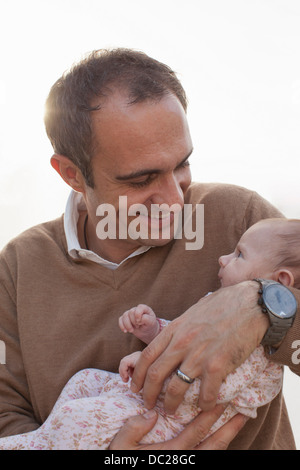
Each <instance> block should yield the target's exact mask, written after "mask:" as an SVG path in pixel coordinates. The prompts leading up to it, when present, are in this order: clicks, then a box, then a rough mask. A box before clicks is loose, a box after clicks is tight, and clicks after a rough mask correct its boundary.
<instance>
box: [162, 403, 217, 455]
mask: <svg viewBox="0 0 300 470" xmlns="http://www.w3.org/2000/svg"><path fill="white" fill-rule="evenodd" d="M225 408H226V406H225V405H217V406H216V407H215V408H214V409H213V410H212V411H208V412H206V411H202V412H201V413H200V414H199V415H198V416H197V417H196V418H195V419H194V420H193V421H192V422H191V423H190V424H188V425H187V426H186V428H185V429H184V430H183V431H182V432H181V433H180V434H179V435H178V436H177V437H175V438H174V439H172V440H171V441H169V443H168V447H166V448H167V449H186V450H188V449H189V450H191V449H194V448H196V447H197V446H198V444H199V442H201V441H203V440H204V439H205V437H206V436H207V434H208V433H209V431H210V429H211V427H212V426H213V424H214V423H215V422H216V421H217V420H218V419H219V418H220V416H221V415H222V414H223V413H224V410H225ZM166 445H167V443H166Z"/></svg>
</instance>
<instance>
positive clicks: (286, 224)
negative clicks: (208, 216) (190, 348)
mask: <svg viewBox="0 0 300 470" xmlns="http://www.w3.org/2000/svg"><path fill="white" fill-rule="evenodd" d="M299 247H300V221H298V220H286V219H267V220H263V221H261V222H259V223H257V224H255V225H253V226H252V227H251V228H250V229H249V230H247V232H245V234H244V235H243V236H242V238H241V240H240V241H239V243H238V244H237V247H236V248H235V251H234V252H233V253H231V254H229V255H225V256H221V258H220V259H219V264H220V270H219V278H220V281H221V285H222V287H226V286H230V285H233V284H236V283H238V282H241V281H244V280H248V279H253V278H255V277H260V278H265V279H272V280H275V281H278V282H280V283H282V284H284V285H286V286H291V287H292V286H295V287H300V256H299V253H300V250H299ZM167 324H168V321H166V320H162V319H159V318H157V317H156V315H155V313H154V312H153V310H152V309H151V308H150V307H149V306H146V305H138V306H137V307H135V308H132V309H130V310H128V311H126V312H125V313H124V314H123V315H122V316H121V317H120V319H119V326H120V328H121V329H122V331H123V332H124V333H127V332H129V333H132V334H134V335H135V336H137V337H138V338H139V339H141V340H142V341H144V342H145V343H147V344H148V343H149V342H151V341H152V340H153V338H155V336H157V335H158V334H159V332H160V331H161V329H162V328H164V327H165V326H166V325H167ZM140 354H141V353H140V352H139V351H138V352H135V353H133V354H131V355H129V356H126V357H125V358H123V359H122V361H121V362H120V368H119V372H120V374H114V373H111V372H106V371H102V370H97V369H85V370H82V371H80V372H78V373H77V374H75V376H73V377H72V378H71V379H70V380H69V382H68V383H67V384H66V386H65V387H64V389H63V391H62V393H61V395H60V397H59V399H58V400H57V402H56V404H55V406H54V408H53V410H52V412H51V414H50V415H49V417H48V419H47V420H46V421H45V423H44V424H43V425H42V426H41V427H40V428H39V429H37V430H36V431H33V432H29V433H26V434H21V435H17V436H10V437H5V438H2V439H0V449H2V450H3V449H7V450H9V449H14V450H16V449H28V450H29V449H30V450H34V449H43V450H48V449H107V448H108V447H109V444H110V442H111V441H112V439H113V438H114V436H115V435H116V433H117V432H118V431H119V429H120V428H121V427H122V426H123V424H124V423H125V421H126V420H127V419H128V418H129V417H131V416H134V415H137V414H143V413H145V412H146V411H147V410H146V408H145V407H144V404H143V399H142V395H141V394H140V393H139V394H134V393H132V392H131V391H130V388H129V386H128V381H129V378H130V376H131V375H132V372H133V370H134V367H135V364H136V361H137V359H138V357H139V355H140ZM282 378H283V369H282V367H280V366H279V365H276V364H274V363H272V362H270V361H269V360H268V359H267V358H266V356H265V355H264V349H263V347H262V346H259V347H258V348H257V349H255V350H254V352H253V353H252V354H251V355H250V357H249V358H248V359H247V360H246V361H245V362H244V363H243V364H242V365H241V366H240V367H238V368H237V369H236V370H235V371H234V372H233V373H231V374H229V375H228V376H227V378H226V380H225V381H224V382H223V384H222V386H221V388H220V391H219V395H218V403H226V404H228V405H227V407H226V409H225V411H224V413H223V415H222V416H221V417H220V418H219V420H218V421H217V422H216V423H215V424H214V426H213V427H212V429H211V430H210V433H209V434H212V433H213V432H215V431H216V430H217V429H218V428H219V427H220V426H222V425H223V424H225V423H226V422H227V421H228V420H229V419H231V418H232V417H233V416H234V415H235V414H237V413H243V414H244V415H246V416H248V417H251V418H255V417H256V416H257V412H256V410H257V408H258V407H260V406H263V405H265V404H267V403H269V402H270V401H272V400H273V399H274V398H275V397H276V395H277V394H278V393H279V392H280V390H281V387H282ZM169 380H170V378H169V379H167V380H166V382H165V385H164V388H163V390H162V393H161V395H160V397H159V399H158V402H157V404H156V411H157V413H158V420H157V423H156V425H155V426H154V428H153V429H152V430H151V431H150V433H148V434H147V435H146V436H145V438H144V440H143V443H145V444H146V443H149V444H150V443H155V442H162V441H166V440H169V439H171V438H173V437H174V436H175V435H177V434H178V433H179V432H181V431H182V429H183V428H184V427H185V426H186V425H187V424H188V423H189V422H190V421H191V420H193V419H194V418H195V416H197V414H198V413H199V412H200V411H201V410H200V409H199V407H198V404H197V403H198V396H199V390H200V386H201V381H200V379H195V381H194V382H193V383H192V384H191V385H190V387H189V389H188V391H187V393H186V395H185V398H184V401H183V402H182V404H181V405H180V406H179V408H178V409H177V411H176V414H175V415H167V414H166V413H165V411H164V407H163V399H164V393H165V389H166V386H167V383H168V381H169Z"/></svg>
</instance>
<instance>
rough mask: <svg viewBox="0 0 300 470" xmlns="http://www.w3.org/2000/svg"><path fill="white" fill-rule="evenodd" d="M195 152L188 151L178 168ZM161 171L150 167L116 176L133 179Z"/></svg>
mask: <svg viewBox="0 0 300 470" xmlns="http://www.w3.org/2000/svg"><path fill="white" fill-rule="evenodd" d="M192 153H193V149H192V150H191V151H190V152H189V153H188V155H187V156H186V157H184V159H183V160H182V161H181V162H180V163H179V164H178V165H177V166H176V169H177V168H179V167H180V166H181V165H183V164H184V163H185V162H186V160H188V159H189V158H190V156H191V154H192ZM159 173H162V170H161V169H158V168H148V169H143V170H140V171H135V172H132V173H129V174H128V175H120V176H116V179H117V180H118V181H127V180H131V179H134V178H139V177H140V176H145V175H152V174H159Z"/></svg>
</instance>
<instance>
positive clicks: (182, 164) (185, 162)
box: [178, 160, 191, 168]
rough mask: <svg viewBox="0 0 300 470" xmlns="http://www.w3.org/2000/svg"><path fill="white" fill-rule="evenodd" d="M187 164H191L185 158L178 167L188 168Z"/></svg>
mask: <svg viewBox="0 0 300 470" xmlns="http://www.w3.org/2000/svg"><path fill="white" fill-rule="evenodd" d="M189 166H191V164H190V162H189V160H185V161H184V162H182V163H181V164H180V165H179V167H178V168H188V167H189Z"/></svg>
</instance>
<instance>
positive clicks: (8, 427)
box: [0, 253, 39, 437]
mask: <svg viewBox="0 0 300 470" xmlns="http://www.w3.org/2000/svg"><path fill="white" fill-rule="evenodd" d="M16 284H17V268H16V267H15V273H14V276H12V273H11V271H10V270H9V268H8V265H7V263H6V261H5V256H4V255H3V254H2V253H1V256H0V340H1V345H2V360H1V364H0V437H2V436H7V435H13V434H20V433H23V432H27V431H31V430H34V429H36V428H37V427H38V426H39V424H38V423H37V422H36V421H35V418H34V416H33V410H32V407H31V399H30V393H29V388H28V384H27V380H26V373H25V368H24V364H23V359H22V353H21V347H20V338H19V332H18V321H17V319H18V315H17V307H16V305H17V295H16Z"/></svg>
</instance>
